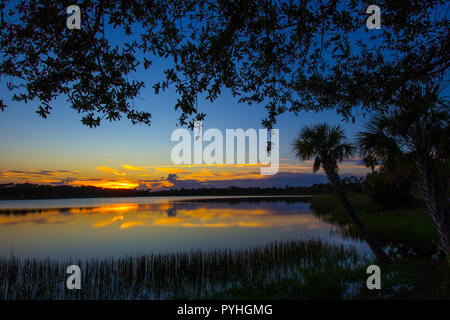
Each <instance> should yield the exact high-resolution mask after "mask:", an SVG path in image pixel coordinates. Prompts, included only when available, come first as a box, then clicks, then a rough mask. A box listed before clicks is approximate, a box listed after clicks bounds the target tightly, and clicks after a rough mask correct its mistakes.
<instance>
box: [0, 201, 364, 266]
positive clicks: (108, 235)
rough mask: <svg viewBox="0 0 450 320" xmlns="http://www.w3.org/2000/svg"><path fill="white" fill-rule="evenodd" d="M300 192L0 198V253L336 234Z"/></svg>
mask: <svg viewBox="0 0 450 320" xmlns="http://www.w3.org/2000/svg"><path fill="white" fill-rule="evenodd" d="M307 199H308V198H300V197H280V196H276V197H145V198H142V197H141V198H92V199H55V200H18V201H0V255H10V254H11V252H14V254H15V255H16V256H25V257H27V256H29V257H60V258H61V257H69V256H70V257H74V256H77V257H92V256H122V255H134V254H145V253H150V252H152V251H153V252H167V251H178V250H186V249H187V250H190V249H213V248H217V249H219V248H243V247H249V246H259V245H264V244H266V243H268V242H272V241H282V240H296V239H303V240H308V239H324V240H327V241H330V242H342V243H346V244H348V245H353V246H357V247H358V249H360V250H362V251H367V248H366V246H365V244H363V243H361V242H358V241H355V240H346V239H343V238H341V237H340V236H339V235H337V234H336V233H335V232H332V231H333V226H332V225H330V224H328V223H325V222H322V221H321V220H319V219H318V218H317V217H315V216H314V214H313V213H312V211H311V209H310V208H309V203H308V202H307Z"/></svg>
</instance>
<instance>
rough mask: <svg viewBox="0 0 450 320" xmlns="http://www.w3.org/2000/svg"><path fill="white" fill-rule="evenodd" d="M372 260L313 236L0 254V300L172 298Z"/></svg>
mask: <svg viewBox="0 0 450 320" xmlns="http://www.w3.org/2000/svg"><path fill="white" fill-rule="evenodd" d="M370 263H371V258H369V257H366V256H362V255H361V254H360V253H358V252H357V251H356V249H354V248H352V247H345V246H343V245H337V244H330V243H324V242H322V241H319V240H310V241H286V242H274V243H269V244H267V245H265V246H262V247H252V248H246V249H236V250H231V249H216V250H191V251H181V252H173V253H170V252H168V253H150V254H148V255H142V256H124V257H118V258H117V257H110V258H106V257H104V258H89V259H50V258H45V259H44V258H18V257H15V256H10V257H0V299H57V300H59V299H107V300H113V299H171V298H177V297H184V298H205V297H211V296H218V295H219V296H220V294H221V293H223V292H229V291H230V290H231V291H232V290H239V288H248V287H251V286H252V285H255V284H258V285H263V286H264V285H265V284H268V283H274V282H283V281H285V280H286V279H289V281H295V282H296V283H299V284H301V283H306V282H308V279H311V278H314V277H315V276H317V275H318V274H324V273H326V272H327V270H337V269H345V270H353V269H356V268H362V267H363V266H367V265H368V264H370ZM71 264H76V265H78V266H79V267H80V268H81V271H82V277H81V290H69V289H67V288H66V279H67V277H68V276H69V275H67V274H66V268H67V266H69V265H71Z"/></svg>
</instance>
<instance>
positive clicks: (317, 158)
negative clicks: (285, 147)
mask: <svg viewBox="0 0 450 320" xmlns="http://www.w3.org/2000/svg"><path fill="white" fill-rule="evenodd" d="M292 151H293V152H294V153H295V155H296V156H297V157H298V158H299V159H300V160H303V161H305V160H309V159H311V158H314V165H313V171H314V172H317V171H318V170H319V169H320V168H322V169H323V171H324V172H325V174H326V175H327V178H328V181H329V182H330V185H331V187H332V188H333V191H334V193H335V194H336V196H337V197H338V198H339V201H340V202H341V204H342V206H343V207H344V209H345V211H346V212H347V213H348V215H349V217H350V219H351V221H352V222H353V224H354V225H355V226H356V228H357V230H358V231H359V233H360V235H361V236H362V237H363V238H364V240H365V241H366V242H367V244H368V245H369V247H370V248H371V249H372V252H373V253H374V254H375V256H376V258H377V259H378V260H379V261H381V262H386V263H390V262H391V260H390V259H389V257H388V256H387V255H386V253H384V251H383V250H382V249H381V248H380V247H379V246H378V245H377V243H376V241H375V239H374V238H373V236H372V235H371V234H370V232H369V230H367V228H366V227H365V225H364V224H363V222H362V221H361V219H360V218H359V216H358V214H357V213H356V211H355V210H354V209H353V207H352V206H351V204H350V202H349V201H348V199H347V196H346V195H345V193H344V191H343V189H342V185H341V179H340V177H339V175H338V165H337V164H338V162H342V160H344V159H347V158H351V157H352V156H353V155H355V153H356V147H355V146H354V145H352V144H350V143H348V142H347V141H346V137H345V134H344V130H343V129H342V128H341V127H340V126H334V127H331V126H329V125H328V124H326V123H323V124H318V125H315V126H311V127H305V128H303V129H302V131H301V132H300V133H299V135H298V138H297V139H296V140H295V141H294V143H293V144H292Z"/></svg>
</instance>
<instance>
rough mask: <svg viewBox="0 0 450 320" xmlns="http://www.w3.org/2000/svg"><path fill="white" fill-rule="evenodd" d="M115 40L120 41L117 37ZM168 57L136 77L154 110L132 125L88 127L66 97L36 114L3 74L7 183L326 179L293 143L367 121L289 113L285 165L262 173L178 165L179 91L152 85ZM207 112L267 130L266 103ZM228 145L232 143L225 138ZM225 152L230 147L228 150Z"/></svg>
mask: <svg viewBox="0 0 450 320" xmlns="http://www.w3.org/2000/svg"><path fill="white" fill-rule="evenodd" d="M114 38H115V39H120V37H119V36H115V37H114ZM166 65H167V64H166V62H165V61H163V60H161V61H154V63H153V67H151V68H150V69H149V70H142V69H139V70H138V71H137V72H136V73H135V74H134V75H133V76H132V79H136V80H143V81H145V85H146V87H145V88H144V89H143V90H142V91H141V94H140V96H139V97H138V98H136V99H135V100H134V103H135V105H136V106H138V107H139V109H140V110H143V111H148V112H151V114H152V124H151V126H145V125H132V124H131V123H130V122H129V121H128V120H127V119H123V120H121V121H119V122H107V121H104V122H102V125H101V126H100V127H98V128H92V129H91V128H88V127H86V126H83V125H82V123H81V121H80V119H81V117H80V115H79V114H77V113H76V112H75V111H74V110H72V109H70V106H69V104H68V103H67V102H66V100H65V98H64V97H63V96H62V97H60V98H58V99H57V100H56V101H55V102H54V103H53V106H54V109H53V110H52V113H51V114H50V116H49V117H48V118H47V119H41V118H39V116H38V115H37V114H36V113H35V110H36V109H37V107H38V106H39V102H38V101H30V102H28V103H27V104H25V103H23V102H15V101H12V100H11V93H10V92H9V91H8V89H7V88H6V80H5V79H0V95H1V97H2V99H3V100H4V102H5V104H6V105H8V106H9V107H8V108H7V109H5V111H4V112H0V136H1V139H0V150H1V153H0V183H24V182H29V183H39V184H51V185H64V184H67V185H73V186H79V185H91V186H98V187H108V188H136V187H140V188H151V189H153V190H158V189H164V188H183V187H184V188H198V187H228V186H240V187H248V186H257V187H284V186H286V185H290V186H307V185H311V184H314V183H323V182H326V178H325V176H324V175H323V173H322V172H319V173H317V174H313V173H312V161H306V162H300V161H298V160H296V159H295V158H294V155H293V153H292V151H291V144H292V142H293V141H294V139H295V138H296V136H297V134H298V132H299V131H300V130H301V128H302V127H303V126H305V125H313V124H317V123H321V122H327V123H329V124H334V125H336V124H339V125H341V126H342V127H343V128H344V129H345V132H346V134H347V136H348V137H349V139H350V140H354V137H355V134H356V133H357V132H358V131H359V130H361V122H362V119H358V118H357V119H356V120H357V121H356V122H355V124H352V123H351V122H346V121H342V116H338V115H336V113H335V111H333V110H331V111H325V112H320V113H314V112H301V113H300V114H299V115H298V116H296V115H294V114H292V113H286V114H283V115H281V116H280V117H279V119H278V123H277V125H276V126H275V129H279V137H280V148H279V149H280V169H279V171H278V173H277V174H275V175H272V176H262V175H261V174H260V166H259V165H254V164H249V165H220V166H218V165H209V166H208V165H197V166H191V165H176V164H174V163H173V162H172V161H171V150H172V148H173V147H174V146H175V145H176V144H177V142H173V141H171V140H170V137H171V134H172V132H173V130H175V129H177V126H176V124H177V122H178V117H179V115H180V114H179V113H178V112H176V111H175V110H174V108H173V106H174V105H175V102H176V99H177V94H176V93H175V92H174V90H173V89H170V90H168V91H166V92H164V93H161V94H159V95H155V94H154V91H153V89H152V85H153V83H155V82H157V81H160V80H161V79H162V78H163V71H164V67H165V66H166ZM198 105H199V110H200V111H201V112H205V113H206V114H207V117H206V119H205V120H204V121H203V131H205V130H207V129H209V128H216V129H219V130H221V131H222V133H223V135H224V136H225V130H226V129H238V128H242V129H244V130H246V129H249V128H254V129H256V130H258V129H262V126H261V120H262V119H264V118H265V117H266V114H265V109H264V107H263V106H262V105H259V106H258V105H253V106H248V105H246V104H238V102H237V99H235V98H233V97H232V96H231V94H230V93H229V92H227V91H225V92H224V94H222V96H221V97H219V99H217V100H216V101H215V102H214V103H211V102H208V101H201V100H199V101H198ZM224 145H225V142H224ZM224 153H225V151H224ZM368 171H369V170H368V169H367V168H365V167H364V165H363V164H362V163H361V161H360V160H359V159H353V160H349V161H345V162H344V163H343V164H341V165H340V173H341V174H342V175H357V176H363V175H365V174H366V173H367V172H368Z"/></svg>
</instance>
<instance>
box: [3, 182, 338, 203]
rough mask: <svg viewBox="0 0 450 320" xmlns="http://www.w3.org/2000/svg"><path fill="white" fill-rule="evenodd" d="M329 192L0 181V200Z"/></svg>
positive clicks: (323, 189) (322, 189)
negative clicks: (63, 184) (4, 182)
mask: <svg viewBox="0 0 450 320" xmlns="http://www.w3.org/2000/svg"><path fill="white" fill-rule="evenodd" d="M327 192H331V189H330V186H329V185H328V184H323V183H321V184H314V185H312V186H308V187H291V186H286V187H284V188H254V187H251V188H240V187H229V188H201V189H174V190H160V191H151V190H148V191H145V190H135V189H107V188H99V187H92V186H67V185H66V186H51V185H39V184H30V183H24V184H12V183H9V184H0V200H8V199H9V200H17V199H61V198H97V197H148V196H234V195H314V194H320V193H327Z"/></svg>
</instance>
